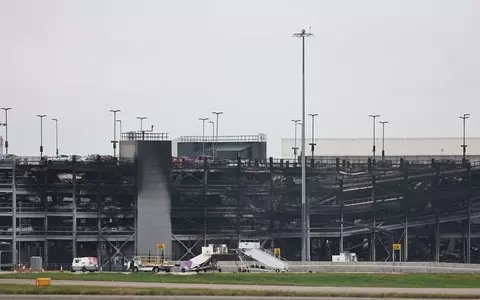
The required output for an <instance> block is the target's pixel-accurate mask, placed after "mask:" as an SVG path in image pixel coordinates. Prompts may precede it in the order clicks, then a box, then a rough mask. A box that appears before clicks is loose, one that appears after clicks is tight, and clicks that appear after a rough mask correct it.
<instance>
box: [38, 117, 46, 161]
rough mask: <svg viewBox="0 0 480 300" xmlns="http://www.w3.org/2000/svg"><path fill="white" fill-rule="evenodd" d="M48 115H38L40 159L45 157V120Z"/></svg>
mask: <svg viewBox="0 0 480 300" xmlns="http://www.w3.org/2000/svg"><path fill="white" fill-rule="evenodd" d="M46 116H47V115H37V117H39V118H40V158H42V157H43V118H45V117H46Z"/></svg>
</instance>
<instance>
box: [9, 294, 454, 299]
mask: <svg viewBox="0 0 480 300" xmlns="http://www.w3.org/2000/svg"><path fill="white" fill-rule="evenodd" d="M0 299H1V300H3V299H5V300H9V299H12V300H37V299H38V300H47V299H48V300H50V299H53V300H67V299H68V300H90V299H91V300H212V299H215V300H278V297H234V296H230V297H223V296H222V297H212V296H68V295H25V296H23V295H0ZM312 299H317V300H327V299H328V300H357V299H358V298H339V297H334V298H323V297H321V298H313V297H281V300H312ZM361 299H362V300H378V299H380V298H361ZM389 299H390V300H405V298H403V299H395V298H389ZM417 299H418V298H417ZM425 300H427V299H425ZM428 300H436V299H432V298H429V299H428ZM438 300H440V299H438ZM442 300H445V299H442ZM451 300H455V299H451Z"/></svg>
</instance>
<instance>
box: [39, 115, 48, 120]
mask: <svg viewBox="0 0 480 300" xmlns="http://www.w3.org/2000/svg"><path fill="white" fill-rule="evenodd" d="M46 116H47V115H37V117H39V118H40V119H42V118H44V117H46Z"/></svg>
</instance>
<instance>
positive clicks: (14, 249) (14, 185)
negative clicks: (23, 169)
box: [12, 159, 20, 267]
mask: <svg viewBox="0 0 480 300" xmlns="http://www.w3.org/2000/svg"><path fill="white" fill-rule="evenodd" d="M12 210H13V214H12V263H13V266H14V267H16V266H17V265H18V251H20V250H19V249H17V182H16V161H15V159H13V163H12Z"/></svg>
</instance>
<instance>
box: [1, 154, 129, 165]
mask: <svg viewBox="0 0 480 300" xmlns="http://www.w3.org/2000/svg"><path fill="white" fill-rule="evenodd" d="M53 158H54V157H47V156H44V157H42V158H40V156H16V157H15V163H16V164H17V165H44V164H55V165H60V164H71V163H72V161H71V160H66V161H63V160H62V161H50V159H53ZM134 162H135V159H134V158H132V157H120V158H116V159H113V160H107V161H102V160H100V161H95V160H84V159H80V160H77V161H75V163H76V164H77V165H80V164H112V163H115V164H116V163H124V164H126V163H128V164H131V163H134ZM12 164H13V158H9V159H1V160H0V165H3V166H7V167H8V166H11V165H12Z"/></svg>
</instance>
